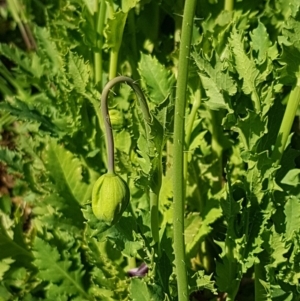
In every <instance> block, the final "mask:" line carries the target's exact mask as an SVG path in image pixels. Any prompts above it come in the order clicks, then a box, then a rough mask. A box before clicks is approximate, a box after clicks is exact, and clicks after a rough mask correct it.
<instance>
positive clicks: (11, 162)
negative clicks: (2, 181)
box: [0, 148, 23, 173]
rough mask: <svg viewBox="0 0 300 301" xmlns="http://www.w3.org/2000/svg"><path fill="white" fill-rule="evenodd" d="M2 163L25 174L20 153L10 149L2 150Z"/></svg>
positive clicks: (0, 153) (0, 156)
mask: <svg viewBox="0 0 300 301" xmlns="http://www.w3.org/2000/svg"><path fill="white" fill-rule="evenodd" d="M0 161H2V162H3V163H4V164H6V165H7V166H8V167H9V168H10V169H12V170H14V171H17V172H20V173H22V172H23V162H22V157H21V156H20V153H18V152H15V151H12V150H10V149H8V148H0Z"/></svg>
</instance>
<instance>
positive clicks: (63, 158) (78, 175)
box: [45, 139, 92, 205]
mask: <svg viewBox="0 0 300 301" xmlns="http://www.w3.org/2000/svg"><path fill="white" fill-rule="evenodd" d="M45 165H46V168H47V170H48V172H49V173H50V177H51V178H52V180H53V182H54V183H55V186H56V188H57V191H58V193H59V194H60V195H61V196H62V197H65V198H67V199H69V200H70V201H73V202H75V203H78V204H81V205H82V204H84V203H86V202H87V201H88V200H89V199H90V197H91V191H92V185H90V184H87V183H85V182H84V181H83V176H82V164H81V162H80V161H79V159H78V158H76V157H75V156H74V155H73V154H72V153H71V152H69V151H67V150H66V149H65V148H64V147H63V146H62V145H59V144H57V143H56V141H55V140H54V139H52V140H50V142H49V145H48V147H47V153H46V158H45Z"/></svg>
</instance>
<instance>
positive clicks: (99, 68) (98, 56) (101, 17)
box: [94, 0, 106, 84]
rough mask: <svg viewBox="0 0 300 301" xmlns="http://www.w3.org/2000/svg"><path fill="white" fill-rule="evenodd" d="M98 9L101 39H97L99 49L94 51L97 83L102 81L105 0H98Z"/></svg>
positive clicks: (98, 27) (98, 25) (98, 29)
mask: <svg viewBox="0 0 300 301" xmlns="http://www.w3.org/2000/svg"><path fill="white" fill-rule="evenodd" d="M97 2H98V5H97V7H98V10H97V26H96V28H97V33H98V35H99V39H98V41H97V48H98V49H97V51H96V52H95V53H94V59H95V66H94V68H95V83H96V84H97V83H99V82H101V78H102V47H103V29H104V23H105V15H106V3H105V1H100V0H98V1H97ZM100 2H101V3H100ZM99 6H100V9H99Z"/></svg>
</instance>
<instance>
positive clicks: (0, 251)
mask: <svg viewBox="0 0 300 301" xmlns="http://www.w3.org/2000/svg"><path fill="white" fill-rule="evenodd" d="M9 222H10V221H9V219H8V217H7V216H5V215H1V219H0V260H1V259H4V258H13V259H16V260H18V261H21V262H25V263H26V262H27V263H29V262H30V261H31V260H32V254H31V253H30V251H29V248H28V245H27V244H26V242H25V237H24V233H23V229H22V225H21V224H20V223H18V224H16V225H14V226H13V229H9V228H8V225H7V223H9Z"/></svg>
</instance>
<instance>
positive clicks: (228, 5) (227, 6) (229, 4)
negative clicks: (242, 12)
mask: <svg viewBox="0 0 300 301" xmlns="http://www.w3.org/2000/svg"><path fill="white" fill-rule="evenodd" d="M233 5H234V0H225V3H224V10H227V11H232V10H233Z"/></svg>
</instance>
